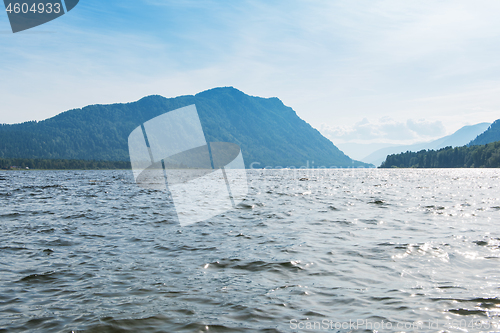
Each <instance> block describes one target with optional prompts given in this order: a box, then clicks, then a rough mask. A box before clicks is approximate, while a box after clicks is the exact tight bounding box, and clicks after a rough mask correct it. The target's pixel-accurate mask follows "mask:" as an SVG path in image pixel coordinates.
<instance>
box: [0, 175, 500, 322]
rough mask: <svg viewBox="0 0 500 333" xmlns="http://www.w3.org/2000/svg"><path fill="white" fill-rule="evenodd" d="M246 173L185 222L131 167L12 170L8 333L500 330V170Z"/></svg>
mask: <svg viewBox="0 0 500 333" xmlns="http://www.w3.org/2000/svg"><path fill="white" fill-rule="evenodd" d="M248 172H249V174H248V177H249V191H250V192H249V195H248V197H247V199H246V200H245V201H244V203H243V204H241V205H239V206H238V208H237V209H234V210H232V211H228V212H227V213H225V214H223V215H219V216H216V217H214V218H211V219H209V220H207V221H205V222H200V223H196V224H192V225H189V226H185V227H181V226H179V225H178V224H177V223H176V219H175V214H174V211H173V208H172V205H171V204H170V202H169V201H168V200H167V196H166V194H165V193H163V192H160V191H153V190H144V189H141V188H139V187H138V186H137V185H136V184H135V183H134V182H133V179H132V174H131V171H29V172H28V171H26V172H24V171H12V172H0V256H1V260H0V313H1V315H0V332H71V331H81V332H205V331H208V332H297V331H300V332H315V331H316V332H318V331H330V332H350V331H352V332H365V331H366V332H371V331H374V330H376V329H375V328H374V327H373V325H381V323H382V321H383V322H384V323H385V324H386V325H387V323H391V325H392V329H378V331H401V332H402V331H405V332H413V331H422V332H431V331H435V332H438V331H444V332H446V331H448V332H481V331H484V332H490V331H491V332H493V331H500V324H499V325H498V326H495V325H496V324H498V323H499V322H500V219H499V217H500V198H499V197H500V186H499V183H500V178H499V176H500V170H493V169H475V170H466V169H445V170H443V169H441V170H436V169H433V170H374V169H370V170H328V171H322V172H319V171H314V172H313V171H311V170H301V171H300V172H293V171H277V170H275V171H264V170H259V171H257V170H249V171H248ZM349 321H351V324H352V322H353V321H361V322H359V323H364V325H359V326H357V327H353V326H351V327H347V325H346V324H347V323H348V322H349ZM368 322H369V323H370V324H371V325H372V327H370V326H369V325H368V326H367V324H368ZM410 322H412V323H413V322H415V323H417V324H418V323H419V322H422V323H421V324H422V325H424V326H422V327H418V325H420V324H418V325H417V328H408V326H407V328H406V329H402V328H401V327H402V326H400V327H399V328H398V327H397V325H398V324H400V325H403V324H407V325H408V323H410ZM314 323H316V324H317V326H313V325H314ZM320 323H321V324H322V326H321V328H320V327H319V326H318V325H319V324H320ZM471 323H472V326H471ZM342 324H344V327H343V328H342ZM428 325H430V326H428ZM464 325H466V326H465V327H464ZM474 325H475V326H474ZM487 325H490V326H487ZM379 327H380V326H379ZM495 327H498V328H495Z"/></svg>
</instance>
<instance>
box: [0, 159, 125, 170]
mask: <svg viewBox="0 0 500 333" xmlns="http://www.w3.org/2000/svg"><path fill="white" fill-rule="evenodd" d="M27 168H28V169H31V170H33V169H35V170H36V169H43V170H109V169H130V168H131V167H130V162H125V161H85V160H59V159H58V160H50V159H39V158H35V159H33V158H0V169H3V170H16V169H24V170H26V169H27Z"/></svg>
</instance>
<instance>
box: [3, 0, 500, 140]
mask: <svg viewBox="0 0 500 333" xmlns="http://www.w3.org/2000/svg"><path fill="white" fill-rule="evenodd" d="M499 12H500V2H499V1H495V0H491V1H485V0H479V1H475V2H471V1H460V0H458V1H445V0H444V1H443V0H434V1H427V0H423V1H396V0H360V1H356V2H354V1H347V0H346V1H332V0H308V1H306V0H304V1H294V0H287V1H280V0H276V1H267V0H262V1H255V0H254V1H244V0H242V1H237V0H232V1H220V0H218V1H205V0H197V1H194V0H174V1H169V0H133V1H132V0H130V1H124V0H121V1H115V0H107V1H96V0H80V3H79V5H78V6H77V7H75V9H73V10H72V11H71V12H69V13H68V14H66V15H64V16H62V17H61V18H59V19H57V20H54V21H52V22H49V23H47V24H45V25H42V26H39V27H36V28H33V29H30V30H27V31H25V32H20V33H16V34H12V32H11V31H10V26H9V23H8V19H7V15H6V14H5V13H4V14H3V15H0V60H1V62H0V77H1V78H2V80H0V101H1V104H0V122H2V123H15V122H22V121H27V120H32V119H36V120H42V119H45V118H48V117H51V116H54V115H56V114H58V113H60V112H63V111H65V110H68V109H72V108H78V107H83V106H85V105H89V104H100V103H115V102H129V101H134V100H137V99H139V98H141V97H143V96H146V95H151V94H160V95H162V96H165V97H174V96H178V95H187V94H196V93H198V92H200V91H203V90H206V89H210V88H213V87H218V86H234V87H236V88H238V89H240V90H242V91H243V92H245V93H247V94H250V95H256V96H263V97H273V96H276V97H279V98H280V99H281V100H282V101H283V102H284V103H285V104H286V105H288V106H291V107H292V108H293V109H294V110H295V111H297V113H298V115H299V116H300V117H301V118H303V119H304V120H306V121H307V122H309V123H310V124H311V125H313V126H314V127H316V128H317V129H319V130H320V131H321V132H322V133H323V134H325V135H326V136H328V137H329V138H331V139H332V140H333V141H334V143H335V142H350V141H355V142H381V141H383V142H397V143H410V142H414V141H422V140H430V139H432V138H436V137H440V136H443V135H445V134H449V133H451V132H453V131H455V130H457V129H458V128H460V127H461V126H463V125H467V124H475V123H479V122H492V121H494V120H495V119H498V118H500V112H499V110H500V21H499V20H498V13H499Z"/></svg>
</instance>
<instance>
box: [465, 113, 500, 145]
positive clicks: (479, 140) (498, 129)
mask: <svg viewBox="0 0 500 333" xmlns="http://www.w3.org/2000/svg"><path fill="white" fill-rule="evenodd" d="M495 141H500V119H498V120H495V121H494V122H493V124H491V125H490V127H489V128H488V129H487V130H486V131H484V132H483V133H481V134H479V135H478V136H477V137H476V138H475V139H474V140H472V141H471V142H470V143H469V146H476V145H485V144H487V143H491V142H495Z"/></svg>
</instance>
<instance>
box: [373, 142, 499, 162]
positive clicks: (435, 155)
mask: <svg viewBox="0 0 500 333" xmlns="http://www.w3.org/2000/svg"><path fill="white" fill-rule="evenodd" d="M380 167H381V168H499V167H500V141H497V142H492V143H489V144H486V145H480V146H470V147H468V146H463V147H456V148H452V147H446V148H443V149H439V150H421V151H419V152H416V153H415V152H411V151H407V152H406V153H401V154H394V155H389V156H387V159H386V160H385V162H383V163H382V165H381V166H380Z"/></svg>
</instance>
